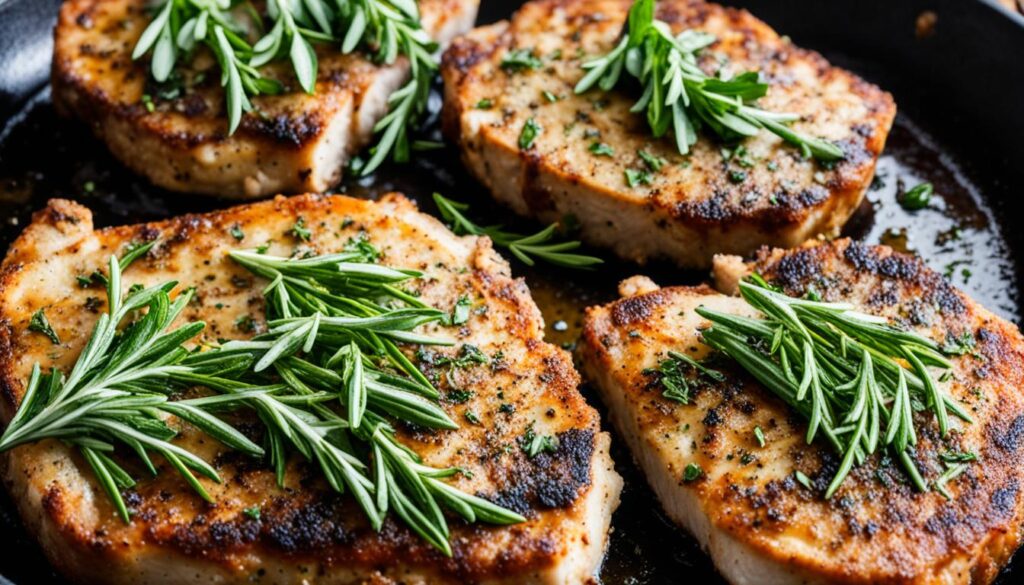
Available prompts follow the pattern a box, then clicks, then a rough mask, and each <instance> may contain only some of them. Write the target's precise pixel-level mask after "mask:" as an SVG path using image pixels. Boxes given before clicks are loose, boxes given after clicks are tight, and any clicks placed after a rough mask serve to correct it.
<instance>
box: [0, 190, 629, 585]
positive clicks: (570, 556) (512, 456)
mask: <svg viewBox="0 0 1024 585" xmlns="http://www.w3.org/2000/svg"><path fill="white" fill-rule="evenodd" d="M299 218H302V220H303V221H304V222H305V224H304V225H305V226H306V228H307V229H309V230H310V232H311V236H310V238H309V240H308V241H303V240H300V239H297V238H296V237H295V236H294V235H293V234H291V233H290V230H291V229H292V227H293V226H294V225H295V223H296V222H297V221H298V220H299ZM361 234H365V237H366V238H368V239H369V242H370V243H372V244H373V245H375V246H376V247H377V248H378V249H379V250H380V251H381V253H382V258H381V263H383V264H386V265H390V266H398V267H403V268H412V269H416V270H420V271H423V272H424V273H425V276H424V277H423V278H420V279H416V280H414V281H410V283H409V290H410V292H413V293H415V294H418V295H419V297H420V299H422V300H423V301H424V302H425V303H427V304H429V305H431V306H434V307H436V308H439V309H441V310H444V311H450V310H452V308H453V306H454V305H455V304H456V303H457V302H458V300H459V299H460V298H462V297H466V298H468V299H470V301H471V303H472V310H471V313H470V317H469V319H468V321H467V322H466V323H465V324H463V325H458V326H454V327H446V326H443V325H440V324H434V325H430V326H424V327H422V328H421V329H420V330H418V331H421V332H422V333H425V334H430V335H434V336H437V337H440V338H443V339H448V340H451V341H453V342H454V345H453V346H452V347H431V348H429V350H430V352H431V353H433V354H434V355H435V358H436V357H440V356H454V355H456V354H457V353H458V352H460V351H462V349H463V348H465V347H467V346H474V347H476V348H478V349H479V351H480V352H482V353H483V354H484V355H485V356H486V358H487V359H486V363H477V364H475V365H472V366H469V367H467V368H464V369H457V370H452V371H451V372H449V370H448V368H446V367H442V366H440V365H431V364H437V363H438V360H437V359H434V360H429V359H427V358H425V357H423V356H417V355H416V354H415V353H414V351H413V349H414V348H411V347H410V348H408V354H409V357H410V359H413V360H414V362H415V363H418V365H419V366H420V368H421V369H422V370H423V371H424V372H425V373H426V374H427V375H428V376H431V377H436V379H437V380H438V387H439V389H440V390H441V393H442V396H443V397H444V398H443V401H442V406H443V407H444V408H445V410H446V411H447V412H448V414H449V415H450V416H451V418H452V419H453V420H455V421H456V422H457V423H458V424H459V425H460V428H459V429H458V430H453V431H439V432H427V431H422V430H420V431H417V430H415V429H410V428H400V429H399V437H400V439H401V440H402V441H403V442H404V443H405V444H407V445H409V446H410V447H411V448H412V449H414V450H415V451H416V452H417V453H419V454H420V455H421V456H422V457H423V459H424V461H425V463H427V464H428V465H432V466H436V467H447V466H458V467H461V468H464V469H465V470H466V471H467V473H465V474H461V475H459V476H456V477H454V478H452V479H451V480H450V481H452V482H454V485H456V486H458V487H459V488H460V489H463V490H465V491H467V492H469V493H473V494H478V495H480V496H481V497H485V498H488V499H490V500H492V501H494V502H496V503H498V504H500V505H502V506H505V507H507V508H510V509H513V510H516V511H517V512H519V513H521V514H523V515H524V516H526V517H527V518H528V521H527V522H526V523H523V524H518V525H513V526H508V527H502V528H496V527H492V526H488V525H482V524H474V525H469V524H465V523H463V522H462V521H460V520H457V519H454V518H453V519H451V520H450V524H451V526H452V540H451V544H452V549H453V553H454V554H453V557H451V558H447V557H445V556H444V555H443V554H441V553H440V552H438V551H437V550H435V549H433V548H432V547H430V546H429V545H428V544H427V543H425V542H424V541H422V540H421V539H420V538H419V537H417V536H416V535H415V534H414V533H412V532H411V531H410V530H409V529H407V528H406V527H405V525H404V524H402V523H401V522H400V521H397V520H394V519H393V518H392V519H389V520H388V521H387V522H386V523H385V525H384V528H383V530H382V531H381V532H380V533H376V532H374V531H373V530H372V529H371V528H370V527H369V526H368V523H367V522H366V521H365V518H364V516H363V513H362V511H361V510H360V509H359V508H358V507H357V506H356V505H355V503H354V502H353V501H352V500H351V499H350V498H349V497H348V496H341V495H338V494H336V493H335V492H333V491H331V490H330V488H329V487H328V486H327V484H326V483H325V481H324V480H323V479H322V477H321V475H320V472H319V469H318V468H317V467H316V465H315V464H309V463H307V462H305V460H303V459H302V458H301V457H300V456H296V457H295V458H294V460H292V461H291V462H290V464H289V467H288V472H287V479H286V482H285V488H284V489H281V488H279V487H278V486H277V484H276V481H275V478H274V474H273V471H272V470H271V469H268V468H267V466H266V464H264V463H261V462H259V461H254V460H252V459H251V458H248V457H246V456H242V455H239V454H237V453H235V452H230V451H227V450H226V449H225V448H223V447H222V446H221V445H220V444H219V443H217V442H215V441H212V440H210V439H209V438H208V437H205V436H204V435H202V434H200V433H199V432H198V431H197V430H195V429H194V428H192V427H190V426H188V425H185V424H184V423H180V421H177V422H178V423H179V424H178V426H180V427H181V434H180V436H179V437H178V438H177V439H175V441H177V442H178V443H179V444H181V445H183V446H185V447H187V448H188V449H190V450H193V451H194V452H196V453H197V454H199V455H201V456H202V457H204V458H205V459H206V460H207V461H210V462H211V463H212V464H213V465H214V466H215V468H216V469H217V471H218V473H219V474H220V476H221V478H222V480H223V483H221V484H214V483H212V482H210V481H206V480H205V479H204V480H202V481H203V484H204V486H205V487H206V489H207V490H208V491H209V492H210V494H211V495H212V496H213V498H214V500H215V501H216V504H214V505H210V504H207V503H206V502H204V501H203V500H202V499H201V498H199V497H198V496H197V495H195V493H194V492H193V491H192V490H191V488H189V487H188V485H187V484H186V483H185V482H184V480H182V479H181V477H180V476H179V475H177V474H176V473H175V472H174V470H173V469H170V468H169V466H168V465H167V464H166V463H164V462H163V461H162V460H157V461H156V462H157V464H158V466H159V467H160V469H161V473H160V474H159V476H157V477H156V478H149V477H148V476H146V475H145V474H144V473H143V472H142V470H139V469H135V468H131V469H132V470H133V471H136V472H138V473H137V475H136V477H137V478H139V479H140V481H139V484H138V486H137V487H136V488H134V489H131V490H127V491H126V492H125V500H126V501H127V503H128V505H129V506H130V508H131V510H132V511H133V513H134V514H133V520H132V522H131V523H130V524H124V523H123V522H122V521H121V520H120V519H119V518H118V517H117V516H116V515H115V512H114V510H113V508H112V506H111V504H110V502H109V501H108V499H107V497H106V495H105V494H104V493H103V491H102V490H101V489H100V487H99V486H98V484H97V483H96V482H95V480H94V479H93V475H92V473H91V472H90V470H89V467H88V465H87V464H86V463H85V462H84V461H82V460H80V459H79V458H78V456H77V452H75V453H74V454H73V453H72V451H71V450H69V449H68V448H67V447H66V446H65V445H63V444H61V443H59V442H56V441H44V442H41V443H38V444H33V445H26V446H23V447H18V448H16V449H14V450H12V451H10V452H8V453H5V454H4V455H3V457H2V469H3V476H2V477H3V483H4V485H5V487H6V488H7V490H8V491H9V492H10V494H11V496H12V498H13V500H14V501H15V502H16V503H17V505H18V507H19V509H20V511H21V514H22V516H23V518H24V520H25V523H26V524H27V525H28V527H29V528H30V529H31V530H32V531H33V532H34V533H35V535H36V536H37V537H38V539H39V540H40V541H41V543H42V545H43V548H44V550H45V551H46V553H47V555H48V556H49V557H50V559H51V560H52V561H53V562H54V564H55V565H56V566H57V567H58V568H59V569H60V570H61V571H62V572H63V573H65V574H66V575H68V576H70V577H72V578H74V579H76V580H78V581H82V582H104V583H133V584H140V583H195V582H216V583H307V582H311V581H316V582H318V583H363V582H368V583H552V584H554V583H557V584H572V583H580V582H585V581H587V580H588V579H589V578H590V577H591V576H592V575H593V574H594V573H595V571H596V570H597V568H598V566H599V565H600V561H601V558H602V555H603V551H604V547H605V544H606V538H607V532H608V525H609V519H610V516H611V512H612V510H613V509H614V508H615V506H616V505H617V503H618V495H619V490H620V487H621V480H620V478H619V477H618V475H617V474H616V473H615V471H614V469H613V467H612V462H611V459H610V458H609V455H608V445H609V437H608V435H607V433H603V432H601V430H600V426H599V419H598V416H597V413H596V412H595V411H594V410H593V409H592V408H591V407H590V406H588V405H587V404H586V403H585V402H584V400H583V398H582V397H581V396H580V394H579V393H578V391H577V385H578V383H579V376H578V375H577V374H576V372H575V370H574V369H573V365H572V362H571V360H570V358H569V356H568V354H567V353H566V352H564V351H563V350H561V349H558V348H556V347H554V346H552V345H549V344H547V343H545V342H544V341H543V338H542V332H543V321H542V317H541V315H540V312H539V311H538V309H537V307H536V305H534V303H533V301H532V300H531V298H530V295H529V291H528V290H527V288H526V285H525V284H524V283H523V281H522V280H517V279H513V278H512V277H511V276H510V273H509V266H508V264H507V263H506V262H505V261H504V260H503V259H502V258H501V257H500V256H498V255H497V254H496V253H495V252H494V251H493V250H492V248H491V243H490V240H488V239H486V238H477V237H456V236H454V235H453V234H452V233H451V232H449V231H448V230H447V229H446V228H445V227H444V226H442V225H441V224H440V223H439V222H438V221H437V220H435V219H433V218H431V217H429V216H427V215H425V214H421V213H419V212H418V211H417V210H416V208H415V206H414V204H412V203H411V202H410V201H408V200H407V199H405V198H403V197H401V196H397V195H389V196H386V197H385V198H384V199H383V200H382V201H379V202H369V201H364V200H358V199H352V198H348V197H342V196H335V197H326V196H299V197H293V198H287V199H286V198H277V199H274V200H272V201H267V202H262V203H258V204H253V205H248V206H243V207H236V208H233V209H228V210H225V211H222V212H217V213H211V214H207V215H187V216H183V217H178V218H175V219H171V220H168V221H163V222H158V223H151V224H144V225H134V226H124V227H116V228H108V229H102V230H96V231H94V230H93V225H92V218H91V214H90V213H89V211H88V210H86V209H84V208H83V207H81V206H79V205H77V204H75V203H71V202H68V201H62V200H54V201H51V203H50V205H49V206H48V207H47V208H45V209H43V210H41V211H39V212H38V213H37V214H36V215H35V217H34V219H33V222H32V224H31V225H30V226H28V227H27V228H26V230H25V232H24V233H23V234H22V236H21V237H20V238H19V239H18V240H17V241H16V242H15V243H14V244H13V246H12V247H11V249H10V252H9V254H8V256H7V258H6V260H5V261H4V263H3V267H2V276H0V323H2V327H0V406H2V408H0V413H2V418H3V420H5V421H6V420H10V417H11V416H12V414H13V411H14V408H15V407H16V405H17V404H18V402H19V400H20V399H21V397H22V394H23V392H24V383H25V381H26V380H27V378H28V375H29V371H30V369H31V367H32V364H33V363H35V362H39V363H41V364H42V366H43V367H44V368H46V367H49V366H50V365H53V366H56V367H58V368H61V369H63V370H64V371H68V370H69V369H70V366H71V364H72V363H73V361H74V360H75V358H76V356H77V354H78V352H79V351H80V350H81V348H82V346H83V344H84V342H85V340H86V338H87V337H88V335H89V333H90V331H91V329H92V326H93V324H94V323H95V321H96V320H97V318H98V313H99V312H102V311H104V310H105V295H104V290H103V289H102V288H101V287H99V286H96V287H86V288H83V287H82V286H80V285H79V284H78V283H77V282H76V278H75V277H76V275H81V274H89V273H91V272H92V271H93V270H94V269H96V268H99V267H101V266H103V265H104V264H105V262H106V260H107V259H108V258H109V257H110V255H111V254H119V253H121V252H123V251H124V249H125V247H126V246H127V245H128V244H129V243H131V242H141V241H151V240H158V243H157V244H156V245H155V247H154V248H153V249H152V250H151V251H150V252H149V253H148V255H146V256H144V257H143V258H141V259H139V260H137V261H136V262H135V263H134V264H132V265H131V266H130V267H129V268H128V269H127V270H126V271H125V273H124V276H123V283H124V286H125V287H128V286H130V285H131V284H134V283H141V284H145V285H147V286H148V285H153V284H156V283H163V282H166V281H168V280H176V281H178V283H179V284H178V287H177V289H176V290H178V291H180V290H182V289H184V288H186V287H193V286H194V287H195V288H196V300H195V301H194V302H193V303H192V304H190V306H189V307H188V308H187V309H186V310H185V313H184V314H183V315H182V317H181V319H188V320H203V321H205V322H206V323H207V327H206V329H205V331H204V332H203V334H202V336H203V339H204V340H205V341H207V342H211V343H213V342H216V341H217V340H218V339H236V338H247V337H250V336H252V335H253V332H254V331H261V330H263V328H264V327H265V324H264V323H263V321H262V315H263V297H262V293H261V291H262V289H263V287H264V286H265V285H266V282H264V281H262V280H261V279H259V278H255V277H253V276H252V275H251V274H250V273H248V272H247V271H246V270H244V269H243V268H241V267H240V266H238V265H236V264H234V263H233V262H232V261H231V260H230V259H229V258H228V257H227V256H226V253H227V252H228V251H229V250H231V249H235V248H239V247H245V248H252V247H256V246H261V245H264V244H270V247H269V249H268V253H269V254H275V255H289V254H291V253H293V252H296V253H300V254H301V253H305V252H307V251H311V252H317V253H322V252H332V251H338V250H340V249H341V248H342V247H343V246H344V245H345V243H346V242H348V241H349V240H350V239H351V238H359V237H363V236H361ZM41 308H42V309H45V314H46V316H47V317H48V319H49V321H50V323H51V324H52V326H53V328H54V329H55V331H56V332H57V334H58V335H59V337H60V341H61V343H60V345H54V344H52V343H51V341H50V340H49V339H48V338H47V337H46V336H44V335H41V334H39V333H37V332H32V331H30V330H28V324H29V320H30V318H31V315H32V314H33V313H34V312H35V311H37V310H38V309H41ZM197 341H199V340H197ZM453 385H458V389H459V390H461V392H458V393H457V394H458V396H456V397H453V393H452V392H450V391H451V390H452V389H453V387H454V386H453ZM469 413H472V415H475V416H472V415H470V414H469ZM238 416H240V417H241V416H242V415H241V414H239V415H238ZM232 420H234V419H232ZM477 420H478V421H479V422H478V423H476V424H473V421H477ZM172 422H174V421H172ZM235 422H236V423H237V424H238V425H240V428H242V429H248V431H251V432H254V433H257V434H258V433H259V425H258V424H255V422H254V420H252V421H250V420H249V419H247V418H244V417H243V418H241V419H239V420H236V421H235ZM528 429H532V431H533V432H535V433H540V434H544V435H555V436H557V437H558V439H559V442H558V447H557V449H556V450H555V451H554V452H542V453H540V454H538V455H536V456H535V457H533V458H531V457H529V456H528V455H527V454H526V452H525V451H524V450H523V449H522V448H521V444H522V443H521V440H522V437H523V436H524V433H526V432H527V431H528ZM248 431H247V432H248ZM254 506H255V507H257V508H258V509H259V510H260V514H259V517H258V518H254V517H253V516H252V515H251V514H246V513H245V510H247V509H251V508H252V507H254Z"/></svg>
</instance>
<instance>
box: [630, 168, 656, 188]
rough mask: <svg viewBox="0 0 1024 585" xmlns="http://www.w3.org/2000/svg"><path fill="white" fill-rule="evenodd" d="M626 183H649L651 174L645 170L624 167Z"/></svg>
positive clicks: (631, 184) (634, 184)
mask: <svg viewBox="0 0 1024 585" xmlns="http://www.w3.org/2000/svg"><path fill="white" fill-rule="evenodd" d="M626 184H627V185H629V186H630V187H636V186H637V185H650V184H651V174H650V173H649V172H647V171H638V170H636V169H626Z"/></svg>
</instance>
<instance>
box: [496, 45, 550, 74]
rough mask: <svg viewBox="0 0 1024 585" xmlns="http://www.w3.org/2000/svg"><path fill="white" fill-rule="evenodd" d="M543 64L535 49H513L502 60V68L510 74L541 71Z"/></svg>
mask: <svg viewBox="0 0 1024 585" xmlns="http://www.w3.org/2000/svg"><path fill="white" fill-rule="evenodd" d="M543 64H544V63H543V62H541V60H540V59H539V58H537V56H536V55H534V54H533V49H513V50H511V51H509V52H508V53H506V54H505V56H504V57H502V58H501V68H502V69H504V70H505V71H508V72H510V73H519V72H520V71H525V70H527V69H540V67H541V65H543Z"/></svg>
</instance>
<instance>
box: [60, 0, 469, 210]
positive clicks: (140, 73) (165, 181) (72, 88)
mask: <svg viewBox="0 0 1024 585" xmlns="http://www.w3.org/2000/svg"><path fill="white" fill-rule="evenodd" d="M146 5H147V2H146V1H145V0H69V1H68V2H65V3H64V5H63V7H62V8H61V12H60V19H59V20H58V22H57V28H56V30H55V32H54V37H55V47H54V58H53V76H52V82H53V100H54V103H55V104H56V106H57V108H58V110H59V111H61V112H64V113H67V114H69V115H73V116H76V117H78V118H81V119H83V120H85V121H86V122H88V123H89V124H90V125H91V126H92V129H93V131H94V132H95V133H96V135H97V136H99V137H100V139H102V140H103V141H104V142H106V143H107V146H109V147H110V150H111V151H112V152H113V153H114V155H115V156H116V157H117V158H119V159H120V160H121V161H122V162H124V163H125V164H126V165H127V166H129V167H131V169H132V170H134V171H135V172H137V173H140V174H142V175H144V176H146V177H147V178H148V179H149V180H151V181H152V182H153V183H155V184H157V185H159V186H161V187H165V188H167V189H173V190H175V191H184V192H189V193H204V194H210V195H217V196H219V197H231V198H256V197H262V196H266V195H272V194H275V193H280V192H288V193H302V192H308V191H316V192H319V191H324V190H326V189H328V188H329V187H332V186H334V185H335V184H336V183H337V182H338V181H339V180H340V179H341V173H342V168H343V167H344V166H345V164H346V163H347V161H348V160H349V158H350V157H351V156H352V155H354V154H355V153H357V152H359V151H360V150H362V149H363V148H364V147H366V146H367V145H368V144H369V143H370V141H371V138H372V136H371V135H372V131H373V126H374V124H376V123H377V120H379V119H380V118H381V117H382V116H383V115H384V113H385V112H386V111H387V99H388V97H389V96H390V95H391V93H393V92H394V91H395V90H396V89H398V87H400V86H401V85H402V84H403V83H404V82H405V80H406V79H407V77H408V63H407V62H406V61H405V60H404V59H399V60H398V61H397V62H396V63H395V64H394V65H390V66H385V65H378V64H374V63H372V62H370V61H369V60H367V59H366V58H365V57H363V56H360V55H357V54H351V55H342V54H341V53H340V51H339V50H338V46H337V44H336V43H330V44H319V45H317V58H318V60H319V73H318V80H317V84H316V93H315V95H307V94H306V93H305V92H303V91H302V89H301V88H300V87H299V86H298V83H297V82H296V81H295V77H294V74H293V73H292V71H291V69H290V65H289V64H288V63H285V62H278V63H273V64H271V65H268V66H267V67H265V68H264V69H263V72H264V74H265V75H266V76H267V77H270V78H272V79H277V80H279V81H281V82H282V83H283V84H284V85H285V88H286V89H285V92H284V93H283V94H281V95H277V96H259V97H256V98H254V99H253V100H252V101H253V106H254V108H255V111H253V112H250V113H248V114H246V115H245V116H243V118H242V122H241V125H240V127H239V129H238V130H237V131H236V132H235V134H233V135H232V136H227V129H228V125H227V115H226V113H225V112H224V94H223V90H222V89H221V87H220V84H219V83H218V80H219V74H218V73H217V69H216V63H215V61H214V60H213V58H212V57H211V56H209V55H205V54H203V55H200V56H199V57H198V58H197V60H196V61H195V62H194V63H193V65H192V66H193V68H194V69H195V71H190V72H189V78H190V79H195V76H196V75H200V74H202V75H203V76H204V77H205V78H206V80H205V81H204V82H202V83H200V84H198V85H197V86H196V87H195V88H194V89H190V90H186V91H185V92H184V94H183V95H180V96H178V97H177V98H175V99H169V100H155V99H154V101H150V102H148V103H147V102H144V101H143V96H146V95H151V94H152V95H157V93H159V90H158V89H157V88H156V87H154V86H153V84H152V82H151V80H150V78H149V74H148V71H149V69H148V68H149V63H148V60H140V61H132V58H131V56H132V50H133V49H134V47H135V44H136V41H137V40H138V39H139V36H140V35H141V34H142V31H143V30H144V29H145V28H146V25H147V24H148V22H149V19H148V17H147V14H146V11H145V7H146ZM419 6H420V11H421V16H422V22H423V26H424V29H425V30H426V31H427V32H428V33H429V34H430V35H431V36H432V37H433V38H434V39H436V40H437V41H439V42H440V43H441V44H446V43H447V42H448V41H449V40H451V38H452V37H454V36H455V35H456V34H459V33H461V32H464V31H465V30H467V29H469V28H470V27H471V26H472V25H473V21H474V20H475V19H476V12H477V8H478V6H479V0H421V1H420V2H419ZM206 70H209V71H206ZM203 71H206V72H205V73H201V72H203ZM147 106H152V107H153V111H149V110H148V109H147Z"/></svg>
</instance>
